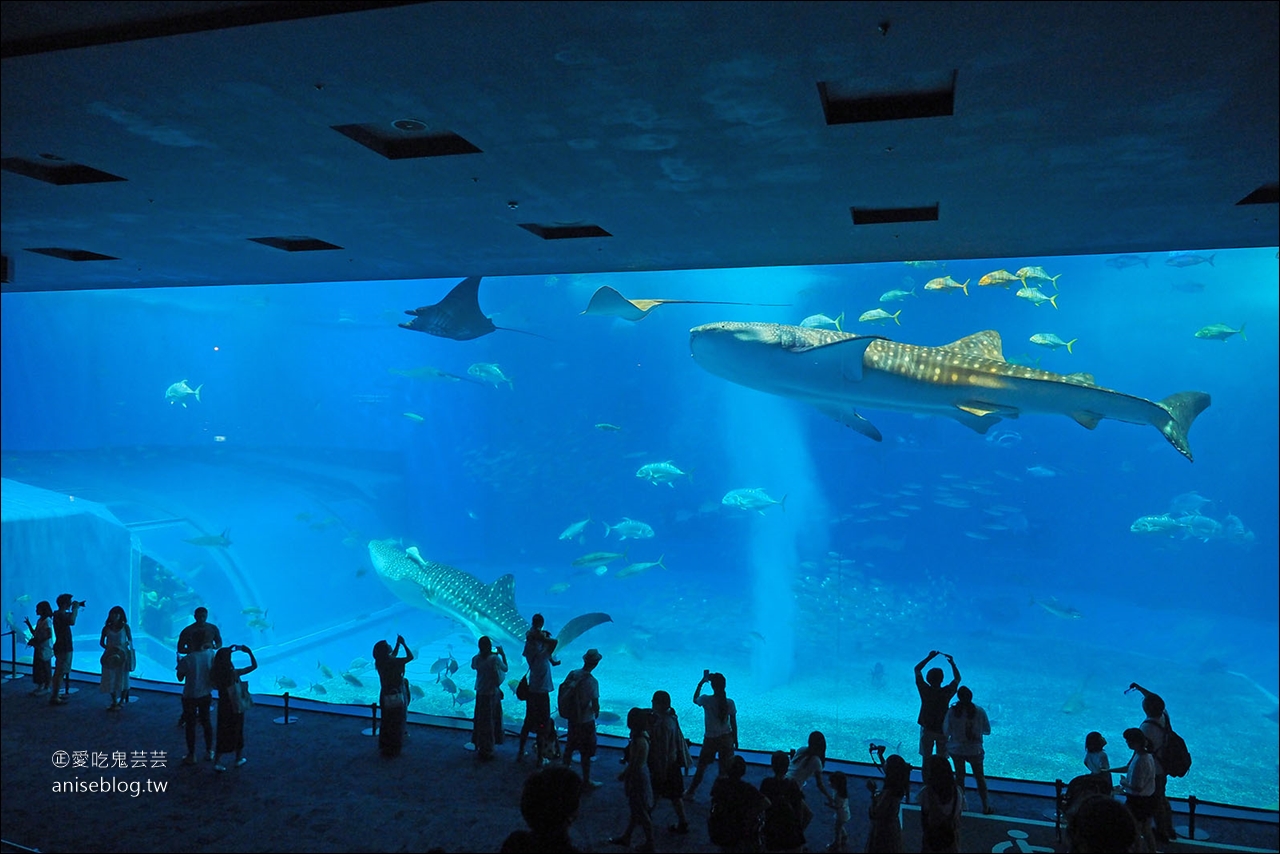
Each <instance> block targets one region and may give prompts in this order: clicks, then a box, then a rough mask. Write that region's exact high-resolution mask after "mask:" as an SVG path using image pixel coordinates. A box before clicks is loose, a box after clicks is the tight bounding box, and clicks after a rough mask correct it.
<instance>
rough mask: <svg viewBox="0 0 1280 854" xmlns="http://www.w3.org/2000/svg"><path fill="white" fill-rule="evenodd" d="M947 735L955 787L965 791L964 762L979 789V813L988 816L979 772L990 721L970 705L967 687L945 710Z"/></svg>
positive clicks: (983, 784)
mask: <svg viewBox="0 0 1280 854" xmlns="http://www.w3.org/2000/svg"><path fill="white" fill-rule="evenodd" d="M942 728H943V731H944V732H945V733H946V734H947V753H949V754H950V755H951V761H952V762H953V763H955V767H956V785H958V786H959V787H960V788H961V789H964V772H965V763H966V762H967V763H969V765H971V766H972V767H973V779H974V782H975V783H976V784H977V786H978V797H979V798H981V799H982V812H983V814H984V815H991V805H990V803H989V802H988V801H987V778H986V775H985V774H983V771H982V760H983V757H984V756H985V751H984V750H983V747H982V737H983V736H985V735H990V734H991V722H990V721H989V720H988V719H987V712H986V710H985V709H983V708H982V707H981V706H976V705H974V703H973V691H971V690H969V688H968V686H961V687H960V689H959V690H957V691H956V704H955V705H954V706H952V707H951V708H950V709H949V710H948V711H947V717H946V719H945V720H944V721H943V724H942Z"/></svg>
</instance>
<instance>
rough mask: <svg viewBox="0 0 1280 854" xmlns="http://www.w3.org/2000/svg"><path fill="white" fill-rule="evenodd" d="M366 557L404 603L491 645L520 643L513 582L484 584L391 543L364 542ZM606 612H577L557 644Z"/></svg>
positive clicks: (521, 624)
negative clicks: (437, 615)
mask: <svg viewBox="0 0 1280 854" xmlns="http://www.w3.org/2000/svg"><path fill="white" fill-rule="evenodd" d="M369 559H370V560H371V561H372V562H373V568H374V569H375V570H376V571H377V573H378V577H379V578H381V579H382V582H383V583H384V584H386V585H387V587H388V588H389V589H390V590H391V592H392V593H395V594H396V595H397V596H399V597H400V598H401V599H403V600H404V601H406V602H408V603H409V604H410V605H413V606H414V607H416V608H422V609H424V610H435V611H438V612H440V613H441V614H444V615H445V616H447V617H450V618H452V619H454V620H457V621H458V622H460V623H462V624H463V625H464V626H466V627H467V628H469V629H470V630H471V631H472V633H473V634H474V635H475V636H476V637H477V638H479V637H481V636H484V635H487V636H489V637H490V638H492V639H493V641H494V643H495V644H500V643H503V642H509V643H511V644H513V645H517V646H518V645H520V644H523V643H524V635H525V632H526V631H527V630H528V629H529V621H528V620H526V619H525V618H524V617H522V616H520V612H519V611H518V610H517V609H516V580H515V576H513V575H510V574H508V575H503V576H502V577H500V578H498V580H496V581H494V582H493V583H492V584H485V583H484V582H483V581H481V580H480V579H478V578H476V577H475V576H474V575H472V574H471V573H469V572H463V571H462V570H460V569H456V568H455V567H452V566H449V565H448V564H444V563H436V562H435V561H432V560H427V559H425V558H423V557H422V556H421V555H419V554H418V550H417V549H416V548H411V549H410V550H405V549H404V548H401V547H400V545H399V544H398V542H397V541H396V540H370V541H369ZM607 622H611V618H610V617H609V615H608V614H601V613H595V614H583V615H582V616H579V617H575V618H573V619H572V620H570V621H569V622H568V623H567V624H565V627H564V628H563V629H562V630H561V632H560V636H559V637H560V646H561V647H562V648H563V647H565V646H568V645H569V644H570V643H571V642H572V641H573V640H574V638H576V637H577V636H578V635H581V634H582V633H583V632H585V631H587V629H590V628H592V627H593V626H597V625H599V624H600V623H607Z"/></svg>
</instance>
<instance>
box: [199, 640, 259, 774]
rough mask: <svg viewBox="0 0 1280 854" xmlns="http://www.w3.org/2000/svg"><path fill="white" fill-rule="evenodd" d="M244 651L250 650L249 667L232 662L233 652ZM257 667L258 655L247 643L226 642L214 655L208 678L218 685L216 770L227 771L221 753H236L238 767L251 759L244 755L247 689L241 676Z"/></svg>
mask: <svg viewBox="0 0 1280 854" xmlns="http://www.w3.org/2000/svg"><path fill="white" fill-rule="evenodd" d="M237 650H238V651H240V652H245V653H248V654H249V666H248V667H236V666H235V665H234V664H232V662H231V653H233V652H236V651H237ZM257 669H258V659H257V658H256V657H254V654H253V650H251V649H249V647H247V646H238V645H236V644H232V645H231V646H224V647H223V648H222V649H220V650H218V651H217V653H215V654H214V656H213V665H212V666H211V667H210V668H209V681H210V682H212V683H213V687H214V688H217V689H218V742H217V746H216V747H215V748H214V755H213V770H214V771H219V772H221V771H226V770H227V766H225V765H223V764H222V762H221V761H220V760H221V759H222V754H224V753H235V755H236V764H235V767H237V768H239V767H240V766H241V765H243V764H244V763H246V762H248V761H249V760H248V759H245V758H244V713H245V708H246V707H245V704H244V701H243V699H242V697H243V694H242V693H241V692H242V691H243V692H244V694H247V693H248V691H247V690H246V689H244V688H242V687H241V682H240V677H241V676H244V675H246V674H249V673H252V672H253V671H255V670H257Z"/></svg>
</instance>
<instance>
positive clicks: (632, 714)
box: [609, 708, 654, 851]
mask: <svg viewBox="0 0 1280 854" xmlns="http://www.w3.org/2000/svg"><path fill="white" fill-rule="evenodd" d="M649 717H650V713H649V711H648V710H646V709H639V708H636V709H632V710H631V711H629V712H627V729H629V730H630V731H631V740H630V741H629V742H627V750H626V753H625V755H624V759H625V761H626V763H627V767H626V768H625V769H624V770H623V772H622V773H621V774H619V775H618V779H619V780H621V781H622V783H623V791H624V792H625V793H626V795H627V806H628V807H629V808H630V810H631V813H630V817H629V818H628V820H627V829H626V830H624V831H623V832H622V835H621V836H611V837H609V843H610V844H611V845H621V846H622V847H623V848H627V847H630V845H631V834H632V832H633V831H634V830H635V829H636V828H637V827H638V828H640V830H641V831H643V832H644V842H643V843H642V844H641V845H640V850H641V851H652V850H653V848H654V845H653V816H652V813H653V786H652V784H651V782H650V779H649Z"/></svg>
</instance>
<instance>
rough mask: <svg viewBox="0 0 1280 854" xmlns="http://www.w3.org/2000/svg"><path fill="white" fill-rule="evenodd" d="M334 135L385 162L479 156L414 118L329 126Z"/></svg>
mask: <svg viewBox="0 0 1280 854" xmlns="http://www.w3.org/2000/svg"><path fill="white" fill-rule="evenodd" d="M331 127H332V128H333V129H334V130H336V131H337V132H338V133H340V134H342V135H343V136H345V137H347V138H348V139H353V140H355V141H356V142H358V143H360V144H361V145H363V146H364V147H365V148H368V149H370V150H372V151H376V152H378V153H379V154H381V155H382V156H383V157H385V158H387V159H388V160H408V159H410V158H414V157H445V156H448V155H450V154H481V153H482V152H481V151H480V149H478V148H476V147H475V146H474V145H472V144H471V143H469V142H467V141H466V140H465V139H463V138H462V137H460V136H458V135H457V134H456V133H454V132H453V131H451V130H445V129H440V130H432V129H431V128H430V127H428V125H427V124H426V122H420V121H418V120H417V119H399V120H397V121H394V122H371V123H369V124H363V125H332V126H331Z"/></svg>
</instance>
